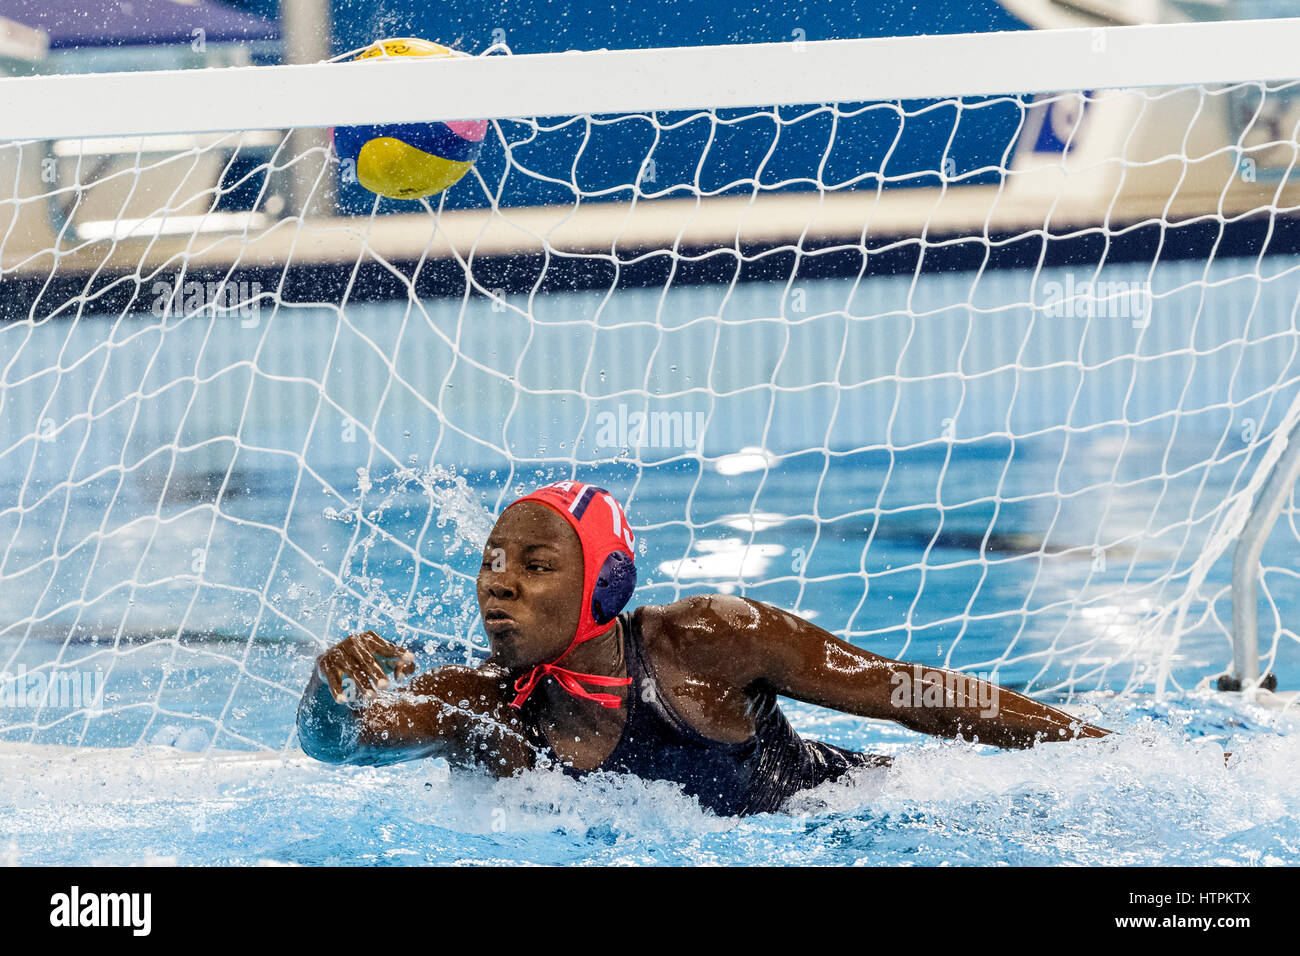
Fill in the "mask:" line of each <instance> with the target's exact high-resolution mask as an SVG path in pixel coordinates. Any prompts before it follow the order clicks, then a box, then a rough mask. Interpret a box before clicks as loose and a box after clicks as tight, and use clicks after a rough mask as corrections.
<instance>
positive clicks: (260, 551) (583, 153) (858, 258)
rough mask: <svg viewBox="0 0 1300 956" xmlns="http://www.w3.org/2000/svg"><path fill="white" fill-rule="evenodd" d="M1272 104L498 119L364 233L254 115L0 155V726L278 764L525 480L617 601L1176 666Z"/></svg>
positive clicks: (369, 218) (1201, 602)
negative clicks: (587, 534) (714, 593)
mask: <svg viewBox="0 0 1300 956" xmlns="http://www.w3.org/2000/svg"><path fill="white" fill-rule="evenodd" d="M1295 89H1296V84H1292V83H1274V84H1266V83H1242V84H1236V85H1231V86H1204V87H1190V88H1179V89H1171V90H1136V91H1135V90H1127V91H1117V92H1114V93H1096V94H1092V95H1088V96H1081V95H1079V94H1073V93H1071V94H1061V95H1059V96H1046V97H1039V98H1037V99H1036V100H1034V99H1032V98H1030V97H1027V96H1004V97H989V98H981V99H977V100H976V99H971V100H961V99H953V100H948V101H944V102H939V103H898V102H896V103H873V104H824V105H819V106H809V107H782V108H780V109H766V110H727V111H696V112H691V113H681V114H630V115H625V116H601V117H576V118H575V117H570V118H560V119H547V120H531V119H530V120H499V121H494V122H493V123H492V124H491V126H490V131H489V140H488V146H487V149H486V150H485V153H484V156H483V158H482V159H481V160H480V162H479V164H478V166H477V167H476V169H475V170H474V172H472V173H471V175H470V176H469V177H468V178H467V179H466V180H464V181H462V182H461V183H460V184H458V185H457V186H455V187H453V188H452V190H450V191H449V192H448V193H447V194H444V196H443V197H441V198H442V201H441V202H435V203H434V204H432V205H430V204H423V205H410V206H407V207H404V208H406V209H407V210H410V209H414V210H416V211H415V212H409V211H408V212H407V213H406V214H405V215H395V216H390V215H385V214H382V213H383V212H385V211H386V210H382V209H375V210H371V211H369V212H364V213H362V214H360V215H356V216H350V217H349V216H344V217H334V216H329V215H327V212H328V209H326V208H325V207H323V205H321V204H320V203H319V201H318V200H319V199H320V196H321V195H322V194H323V191H324V190H325V189H326V187H331V186H332V182H333V175H334V172H335V168H334V167H333V166H332V165H331V164H329V163H323V162H322V160H323V159H325V158H326V148H325V147H321V146H315V147H311V146H309V147H307V148H306V149H305V150H302V149H299V148H297V147H296V146H295V145H293V144H296V143H300V142H302V140H300V139H298V138H296V137H290V136H288V135H281V134H265V133H259V134H252V133H248V134H227V135H205V136H196V137H190V138H188V140H185V141H183V142H176V141H168V142H160V141H158V140H154V139H144V138H140V137H135V138H133V139H124V140H119V141H114V142H111V143H109V142H107V141H102V140H99V141H91V140H87V141H84V142H72V141H63V142H58V143H43V142H15V143H6V144H0V269H3V273H2V274H0V281H2V283H3V286H2V291H0V669H3V670H4V672H5V673H6V675H7V683H6V684H5V685H4V686H5V688H6V691H5V693H7V694H8V695H9V697H8V703H7V704H6V706H5V707H3V708H0V734H2V735H3V737H4V738H6V739H10V740H23V741H26V740H31V741H37V742H44V741H58V742H78V743H85V742H100V743H104V742H107V743H128V744H129V743H135V742H137V741H141V740H143V741H150V740H159V739H163V740H166V741H167V742H175V741H176V740H185V739H188V740H190V741H191V742H195V741H197V745H202V744H204V743H207V742H214V743H216V744H217V745H219V746H265V747H278V746H283V745H284V744H285V743H286V742H287V741H288V740H289V739H290V735H291V726H292V712H293V708H294V706H295V704H296V702H297V698H298V695H299V693H300V691H301V687H302V686H303V684H304V682H305V680H306V676H307V673H308V671H307V667H308V661H309V659H310V658H311V657H312V656H314V655H315V654H316V653H318V652H319V650H320V649H321V648H322V647H323V646H325V645H326V644H327V643H329V642H332V641H334V640H337V639H339V638H341V637H342V636H344V635H345V634H346V633H348V632H350V631H354V630H357V629H361V628H363V627H373V628H375V629H377V630H379V631H380V632H382V633H386V634H389V635H398V636H400V637H401V638H402V639H403V640H405V641H408V642H410V643H411V644H412V646H415V647H417V648H420V649H422V650H424V651H427V653H428V655H429V658H428V659H429V660H435V661H436V660H452V659H455V660H463V659H466V658H467V657H471V658H472V657H473V656H474V655H475V654H476V653H477V651H478V650H479V649H481V648H482V646H483V638H482V635H481V631H480V630H479V628H478V624H477V609H476V607H475V605H474V597H473V582H472V578H473V574H474V573H475V569H476V568H477V563H478V557H477V549H478V547H479V545H480V543H481V542H482V540H483V538H484V537H485V534H486V531H487V529H488V528H490V526H491V521H492V516H493V515H494V514H495V513H496V511H497V510H498V509H499V508H500V507H501V506H502V504H503V503H504V502H506V501H508V500H509V499H510V498H511V497H513V496H514V495H515V494H517V493H518V492H520V491H521V490H523V489H526V488H531V487H532V486H534V485H535V484H537V483H538V482H540V481H541V480H543V479H553V478H560V477H578V478H581V479H583V480H587V481H592V482H595V483H597V484H600V485H602V486H604V487H606V488H608V489H609V490H610V491H612V492H613V493H615V494H616V495H617V496H618V497H620V498H621V499H622V500H623V502H624V504H625V507H626V510H627V513H628V515H629V518H630V519H631V520H632V522H633V523H634V526H635V528H636V530H637V533H638V535H639V536H640V539H641V543H642V552H641V556H640V565H641V581H642V586H641V587H640V589H639V590H638V593H637V596H636V599H635V600H636V601H637V602H638V603H662V602H667V601H671V600H673V599H676V598H678V597H680V596H682V595H684V594H688V593H693V592H695V591H698V590H718V589H722V590H726V591H731V592H734V593H739V594H745V595H748V596H751V597H754V598H756V599H759V600H765V601H770V602H772V603H774V604H777V605H780V606H784V607H788V608H792V609H795V610H797V611H798V612H800V613H802V614H804V615H805V616H808V617H810V618H811V619H813V620H814V621H815V622H816V623H817V624H819V625H821V626H823V627H825V628H827V629H828V630H831V631H833V632H834V633H836V634H838V635H840V636H843V637H845V638H847V639H850V640H853V641H855V642H857V643H859V644H861V645H862V646H865V647H867V648H869V649H871V650H875V651H877V652H879V653H882V654H886V655H888V656H891V657H902V658H910V659H917V660H921V661H935V662H941V663H944V664H947V665H949V666H956V667H962V668H967V669H971V670H976V671H979V672H981V673H986V674H991V675H992V676H994V677H995V678H996V679H998V680H1001V681H1003V682H1005V683H1008V684H1012V685H1014V686H1017V687H1024V688H1027V689H1028V690H1030V691H1031V692H1036V693H1052V694H1067V693H1073V692H1079V691H1090V690H1095V689H1102V688H1104V689H1112V690H1117V691H1134V690H1146V689H1152V688H1159V689H1165V688H1173V687H1183V686H1187V685H1188V684H1189V683H1194V682H1195V681H1196V680H1197V679H1199V678H1200V677H1202V676H1204V675H1205V674H1210V673H1217V672H1220V671H1222V670H1224V669H1225V668H1226V666H1227V663H1228V661H1230V659H1231V652H1230V647H1229V644H1228V633H1229V627H1230V616H1229V615H1230V605H1229V599H1228V567H1229V561H1230V557H1231V552H1230V549H1231V546H1232V544H1233V542H1234V540H1235V535H1236V532H1237V530H1238V529H1239V528H1240V525H1241V524H1242V523H1243V522H1244V520H1245V517H1246V513H1247V511H1248V509H1249V503H1250V500H1251V498H1252V497H1253V494H1254V492H1255V490H1257V487H1258V484H1259V483H1260V482H1261V481H1262V480H1263V472H1261V470H1260V466H1261V463H1264V462H1265V461H1266V460H1271V459H1269V456H1270V455H1271V456H1276V454H1277V452H1278V450H1279V441H1278V439H1279V436H1282V435H1285V434H1286V433H1287V432H1288V431H1289V430H1290V429H1291V428H1292V427H1293V426H1294V425H1295V423H1296V422H1297V420H1300V401H1298V396H1300V388H1298V387H1297V386H1300V358H1298V351H1297V349H1298V346H1300V337H1298V336H1297V325H1296V321H1297V320H1296V308H1297V302H1298V301H1300V298H1298V294H1300V243H1297V242H1296V241H1295V238H1296V237H1295V227H1294V226H1293V225H1292V224H1291V219H1290V217H1291V216H1293V215H1294V214H1295V210H1296V202H1295V196H1296V191H1295V189H1294V187H1293V179H1294V177H1293V175H1292V173H1291V168H1292V166H1293V164H1294V162H1295V156H1296V117H1297V116H1298V115H1300V114H1297V112H1296V110H1295V109H1294V104H1295V96H1294V93H1295ZM1067 108H1068V109H1067ZM1053 111H1055V112H1053ZM1080 113H1082V115H1083V117H1084V120H1083V123H1092V124H1094V125H1093V128H1092V134H1093V136H1094V138H1095V137H1097V136H1100V135H1101V134H1100V133H1099V132H1097V131H1099V130H1103V129H1110V130H1111V131H1112V133H1111V134H1110V135H1111V138H1110V140H1109V141H1108V142H1109V143H1110V145H1109V147H1104V148H1103V147H1091V146H1090V147H1087V148H1085V147H1084V146H1083V145H1079V146H1078V148H1076V144H1075V142H1074V137H1075V135H1076V133H1079V131H1080V130H1084V129H1086V128H1087V127H1086V126H1084V125H1080V121H1079V114H1080ZM1062 116H1065V117H1066V121H1065V122H1064V123H1063V122H1062ZM1233 116H1238V117H1241V118H1242V121H1241V122H1240V123H1238V125H1237V127H1235V128H1234V127H1233V126H1232V125H1231V118H1232V117H1233ZM1071 117H1072V118H1071ZM1266 120H1267V122H1266ZM999 123H1001V124H1003V125H1001V126H1000V125H999ZM963 124H967V125H963ZM969 124H974V125H975V128H976V129H977V131H978V132H979V133H980V137H981V138H980V140H979V142H980V143H982V144H983V145H982V146H978V147H975V146H972V147H970V148H969V149H966V150H965V151H964V152H963V151H962V149H961V148H958V144H960V143H961V142H963V139H962V135H961V133H962V130H963V129H967V128H969ZM1079 136H1080V144H1082V143H1083V139H1082V134H1081V133H1079ZM989 143H992V145H991V146H990V145H989ZM611 144H612V145H611ZM291 181H292V182H291ZM907 186H912V187H916V188H911V189H906V188H895V187H907ZM295 189H296V190H297V192H296V193H295ZM294 195H297V196H298V198H299V199H300V200H301V199H302V197H303V196H304V195H305V196H306V197H307V201H306V213H305V214H304V215H302V216H299V215H289V214H288V213H287V211H286V210H287V209H288V208H291V206H289V207H287V206H286V205H285V203H286V202H288V200H286V198H285V197H286V196H290V197H292V196H294ZM356 198H357V194H356V193H355V190H354V191H352V192H351V193H350V192H349V186H348V185H347V184H344V186H343V191H342V193H341V195H340V202H341V203H342V204H343V206H344V208H347V204H348V202H353V203H355V202H356ZM520 201H526V202H529V203H532V204H534V205H532V206H530V207H528V208H518V207H517V206H516V205H513V204H516V203H518V202H520ZM314 203H315V205H313V204H314ZM543 204H545V205H543ZM454 206H458V207H460V208H452V207H454ZM539 206H540V208H538V207H539ZM1298 542H1300V534H1298V533H1297V526H1296V520H1295V510H1294V508H1291V509H1289V511H1288V513H1287V515H1286V516H1284V519H1283V521H1282V522H1280V523H1279V529H1278V531H1277V533H1276V535H1275V540H1274V541H1272V542H1270V545H1269V547H1268V548H1267V549H1266V551H1265V564H1266V570H1265V575H1264V585H1265V591H1266V592H1267V598H1266V599H1267V602H1268V603H1267V606H1266V609H1265V612H1264V613H1263V614H1262V615H1261V621H1262V629H1263V633H1262V635H1261V636H1262V646H1263V647H1264V649H1265V651H1266V659H1265V661H1264V666H1265V667H1266V668H1270V667H1272V668H1274V669H1277V668H1282V669H1285V666H1286V665H1287V663H1288V661H1290V662H1294V660H1295V657H1296V653H1297V646H1296V645H1297V639H1296V632H1295V624H1294V612H1295V611H1296V609H1297V608H1300V581H1297V573H1296V568H1295V564H1294V553H1295V550H1294V549H1295V546H1296V545H1297V543H1298ZM73 684H77V687H76V688H73V686H72V685H73ZM82 685H84V687H83V686H82ZM73 689H80V690H85V693H86V695H87V696H93V697H94V699H93V700H77V699H73V697H74V696H75V695H73V694H72V690H73ZM186 735H189V736H188V738H187V737H186Z"/></svg>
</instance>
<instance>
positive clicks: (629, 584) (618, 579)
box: [591, 551, 636, 624]
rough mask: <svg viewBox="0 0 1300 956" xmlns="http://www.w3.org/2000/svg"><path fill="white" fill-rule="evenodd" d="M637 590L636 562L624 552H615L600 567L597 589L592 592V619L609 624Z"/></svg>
mask: <svg viewBox="0 0 1300 956" xmlns="http://www.w3.org/2000/svg"><path fill="white" fill-rule="evenodd" d="M635 590H636V562H635V561H633V560H632V559H631V558H630V557H628V556H627V555H626V554H624V553H623V552H622V551H614V552H612V553H611V554H610V556H609V557H607V558H606V559H605V563H604V564H602V565H601V566H600V572H599V573H598V574H597V575H596V587H595V588H594V589H593V590H592V592H591V617H592V620H594V621H595V622H596V623H597V624H608V623H609V622H610V621H612V620H614V618H615V617H617V616H618V612H619V611H621V610H623V608H624V607H626V606H627V602H628V601H630V600H631V599H632V592H633V591H635Z"/></svg>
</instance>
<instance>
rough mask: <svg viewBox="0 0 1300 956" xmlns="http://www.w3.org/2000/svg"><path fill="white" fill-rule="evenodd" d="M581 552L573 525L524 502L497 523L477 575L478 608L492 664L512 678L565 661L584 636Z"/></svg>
mask: <svg viewBox="0 0 1300 956" xmlns="http://www.w3.org/2000/svg"><path fill="white" fill-rule="evenodd" d="M581 600H582V544H581V543H580V542H579V541H578V535H577V532H575V531H574V530H573V528H571V527H570V526H569V523H568V522H567V521H565V520H564V519H563V518H561V517H560V516H559V515H558V514H556V513H555V512H554V511H552V510H551V509H550V508H548V507H546V506H545V505H543V504H539V503H537V502H535V501H525V502H521V503H520V504H517V505H515V506H514V507H512V508H507V509H506V510H505V512H504V513H503V514H502V515H501V517H500V518H499V519H497V523H496V526H495V527H494V528H493V529H492V533H491V534H490V535H489V536H488V541H487V547H486V548H485V549H484V550H483V564H482V566H481V567H480V568H479V572H478V607H479V612H480V613H481V614H482V615H483V629H484V630H485V631H487V635H488V640H489V641H490V642H491V645H492V659H493V660H494V661H495V662H496V663H498V664H500V665H501V666H502V667H505V668H507V669H510V670H517V669H522V668H525V667H532V666H534V665H536V664H541V663H544V662H545V661H549V660H552V659H554V658H556V657H558V656H559V655H560V654H562V653H564V651H565V649H566V648H568V646H569V643H570V642H571V641H572V640H573V635H574V633H576V632H577V630H578V605H579V603H580V602H581Z"/></svg>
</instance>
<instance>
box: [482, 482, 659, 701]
mask: <svg viewBox="0 0 1300 956" xmlns="http://www.w3.org/2000/svg"><path fill="white" fill-rule="evenodd" d="M522 501H536V502H539V503H540V504H543V505H546V507H548V508H550V509H551V510H552V511H554V512H556V513H557V514H559V515H560V516H561V517H562V518H564V520H565V521H567V522H568V523H569V525H570V526H571V527H572V528H573V530H574V531H576V532H577V534H578V541H579V542H580V543H581V545H582V568H583V573H582V603H581V604H580V605H579V608H580V610H579V614H578V630H577V632H576V633H575V634H574V635H573V640H572V642H570V644H569V647H568V649H567V650H565V652H564V653H563V654H561V655H560V656H559V657H557V658H555V660H553V661H551V662H549V663H547V664H539V665H538V666H537V667H534V668H533V670H532V671H531V672H530V673H529V674H527V675H526V676H524V677H521V678H520V679H519V680H517V681H516V682H515V690H516V691H517V692H518V696H517V697H516V698H515V699H514V701H513V702H512V704H513V706H515V707H520V706H522V705H523V702H524V700H526V699H527V697H528V695H529V694H530V693H532V691H533V688H534V687H536V686H537V683H538V681H540V680H541V678H542V677H543V676H545V675H548V674H549V675H550V676H552V677H554V678H555V679H556V680H558V681H559V682H560V684H561V686H563V687H564V688H565V690H567V691H568V692H569V693H570V694H572V695H573V696H575V697H582V698H585V699H588V700H595V701H598V702H600V703H601V704H603V705H604V706H606V707H618V706H620V704H621V701H620V699H619V698H618V697H617V696H615V695H613V694H591V693H589V692H588V691H587V690H586V689H585V688H584V687H582V686H581V684H579V683H578V680H579V679H581V680H582V681H584V682H586V683H588V684H596V685H599V686H604V687H613V686H621V685H625V684H628V683H631V680H630V678H629V679H620V678H611V677H600V676H597V675H591V674H578V673H576V672H575V671H570V670H567V669H566V668H563V667H558V666H556V665H558V664H559V662H560V661H562V660H564V658H565V657H567V656H568V655H569V653H570V652H571V651H572V650H573V649H574V648H575V647H577V646H578V645H579V644H581V643H582V642H583V641H589V640H591V639H592V638H593V637H597V636H598V635H601V634H604V633H605V632H606V631H608V630H609V628H610V626H611V622H612V621H613V620H614V618H615V617H617V616H618V613H619V612H620V611H622V610H623V608H624V607H626V606H627V602H628V601H630V600H631V599H632V592H633V591H635V590H636V553H635V552H634V551H633V550H632V546H633V543H634V541H635V537H634V536H633V534H632V529H631V528H630V527H628V523H627V517H626V516H625V515H624V514H623V509H622V508H621V507H619V504H618V502H617V501H615V500H614V498H613V496H612V495H611V494H610V493H609V492H608V491H606V490H605V489H604V488H597V487H596V486H595V485H585V484H583V483H582V482H578V481H558V482H556V483H555V484H552V485H546V486H545V487H542V488H538V489H537V490H536V491H534V492H533V493H532V494H529V495H524V497H522V498H520V499H518V500H517V501H512V502H511V503H510V505H508V506H507V507H514V506H515V505H517V504H519V503H520V502H522Z"/></svg>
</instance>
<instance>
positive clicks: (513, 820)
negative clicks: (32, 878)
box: [0, 696, 1300, 865]
mask: <svg viewBox="0 0 1300 956" xmlns="http://www.w3.org/2000/svg"><path fill="white" fill-rule="evenodd" d="M1098 703H1099V704H1100V714H1098V719H1100V720H1102V722H1104V723H1106V724H1107V725H1109V726H1112V727H1115V728H1117V729H1121V730H1123V731H1124V733H1123V734H1122V735H1118V736H1115V737H1112V738H1108V739H1103V740H1093V741H1082V742H1077V743H1073V744H1063V745H1059V746H1042V747H1039V748H1037V749H1034V750H1030V751H995V750H992V749H990V748H986V747H979V746H971V745H963V744H956V743H952V742H940V741H925V740H922V739H920V738H917V737H915V735H912V734H909V733H907V732H905V731H901V730H896V729H893V728H892V727H890V726H887V725H882V724H876V723H874V722H872V723H868V722H865V721H860V720H854V719H851V718H847V717H843V716H839V715H830V714H827V713H825V712H821V713H819V712H816V711H815V710H814V709H813V708H810V707H806V706H803V705H794V706H792V707H791V708H790V712H791V713H792V715H793V720H794V722H795V724H796V726H797V727H798V728H799V729H800V730H801V731H803V732H806V733H808V734H810V735H818V736H821V737H823V738H825V739H834V740H836V741H838V742H840V743H845V744H848V745H852V746H859V747H863V748H870V749H873V750H876V751H882V752H889V753H892V754H894V755H895V756H896V763H895V766H894V767H893V768H892V769H891V770H888V771H883V770H868V771H862V772H860V773H859V774H858V775H856V776H855V777H853V778H851V779H850V780H848V781H846V782H837V783H832V784H827V785H825V786H823V787H821V788H819V789H817V790H815V791H809V792H807V793H806V794H802V795H798V796H796V797H795V798H794V799H793V800H792V801H791V803H790V804H789V805H788V806H787V808H786V811H785V812H783V813H779V814H762V815H757V816H753V817H747V818H739V819H737V818H721V817H716V816H713V815H712V814H710V813H708V812H706V811H702V810H701V809H700V808H699V806H698V804H697V803H696V802H695V801H694V800H693V799H690V798H687V797H684V796H682V795H681V793H680V792H678V791H677V790H676V788H675V787H673V786H672V785H670V784H667V783H663V782H645V781H641V780H638V779H635V778H628V777H618V776H613V775H604V776H597V777H591V778H588V779H586V780H583V781H581V782H578V781H574V780H571V779H569V778H567V777H564V776H563V775H561V774H559V773H555V772H537V773H532V774H527V775H524V776H523V777H520V778H515V779H509V780H504V781H491V780H488V779H486V778H483V777H479V776H475V775H467V774H458V775H453V774H452V773H450V772H449V770H448V769H447V767H446V765H445V764H444V763H442V762H440V761H418V762H413V763H408V764H402V765H396V766H392V767H386V768H349V767H343V768H340V767H329V766H324V765H321V764H317V763H315V762H314V761H312V760H310V759H309V758H306V757H304V756H302V755H301V754H300V753H299V754H297V755H294V754H292V753H287V754H282V755H254V754H246V755H242V756H226V757H220V758H214V757H213V756H211V755H208V756H202V755H186V754H182V753H180V752H178V751H174V750H170V749H169V748H137V749H121V750H102V751H89V752H87V751H83V752H81V753H80V754H75V753H74V752H71V751H57V750H55V751H47V752H43V753H37V754H36V755H35V757H34V758H33V755H32V753H31V751H30V750H28V751H26V752H22V753H14V752H13V751H12V750H9V749H6V750H5V751H4V752H3V753H0V766H2V767H3V775H4V798H3V804H2V805H0V833H3V834H4V835H5V845H0V851H3V853H4V854H5V856H6V858H7V859H8V860H9V861H10V862H16V863H40V864H57V865H62V864H85V863H107V864H131V863H176V864H182V865H186V864H258V863H279V864H303V865H313V864H359V865H410V864H425V863H442V864H451V863H467V864H469V863H472V864H518V863H533V864H624V863H635V864H701V863H702V864H729V863H735V864H766V863H770V864H800V863H814V864H866V865H876V864H886V865H908V864H916V865H944V864H948V865H965V864H980V865H991V864H1012V865H1019V864H1058V863H1060V864H1076V865H1115V864H1120V865H1124V864H1158V865H1164V864H1191V865H1203V864H1213V865H1272V864H1291V865H1294V864H1295V863H1296V862H1297V861H1300V779H1297V777H1296V774H1295V773H1294V768H1295V766H1296V761H1297V759H1298V758H1300V737H1297V736H1296V735H1295V734H1294V722H1293V721H1291V722H1288V721H1287V720H1285V719H1283V718H1279V717H1278V715H1277V714H1276V713H1274V712H1270V711H1266V710H1263V709H1260V708H1256V707H1253V706H1249V705H1242V704H1240V703H1239V702H1233V701H1231V700H1230V699H1227V698H1223V697H1197V696H1190V697H1185V698H1180V699H1177V700H1168V701H1164V702H1162V703H1160V704H1156V703H1154V702H1151V701H1146V702H1143V703H1133V702H1130V703H1126V704H1122V705H1121V704H1119V703H1117V702H1115V701H1100V702H1098ZM1083 710H1084V711H1086V712H1089V713H1095V711H1093V707H1092V705H1091V704H1090V703H1089V704H1085V705H1084V707H1083ZM1224 745H1226V746H1228V747H1229V748H1230V749H1231V750H1232V751H1233V754H1234V756H1233V758H1232V764H1231V765H1230V766H1227V767H1225V766H1224V761H1223V756H1222V753H1223V746H1224Z"/></svg>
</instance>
